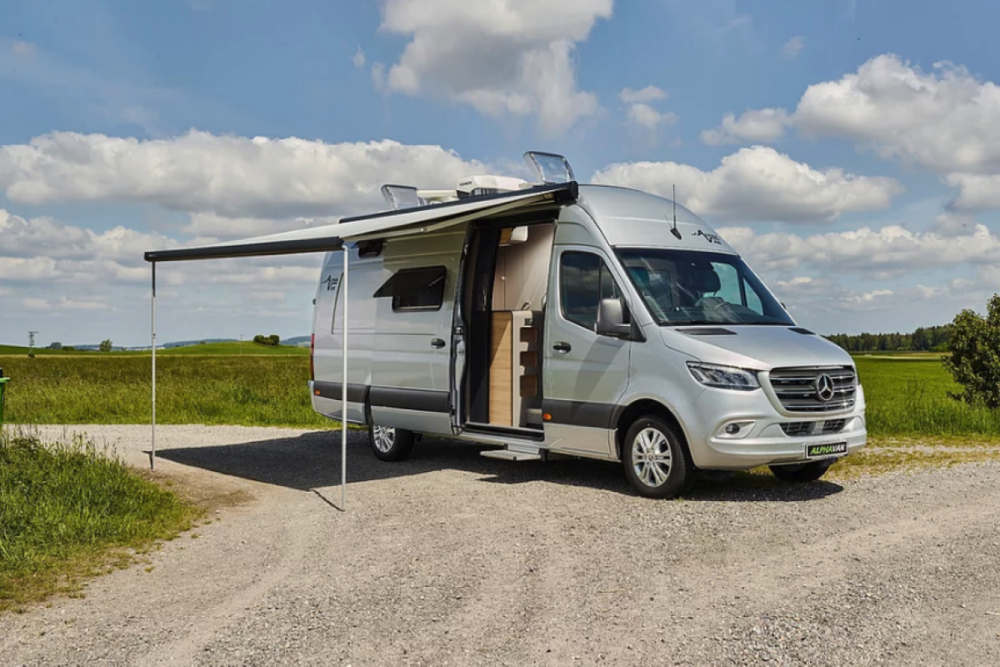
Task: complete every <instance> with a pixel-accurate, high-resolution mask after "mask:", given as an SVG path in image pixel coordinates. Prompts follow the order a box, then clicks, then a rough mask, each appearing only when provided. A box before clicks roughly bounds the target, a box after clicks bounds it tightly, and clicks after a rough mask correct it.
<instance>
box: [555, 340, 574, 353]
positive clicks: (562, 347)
mask: <svg viewBox="0 0 1000 667" xmlns="http://www.w3.org/2000/svg"><path fill="white" fill-rule="evenodd" d="M552 349H553V350H555V351H556V352H560V353H562V354H566V353H567V352H569V351H570V350H572V349H573V346H572V345H570V344H569V343H564V342H562V341H560V342H558V343H556V344H555V345H553V346H552Z"/></svg>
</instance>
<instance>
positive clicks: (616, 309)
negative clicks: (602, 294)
mask: <svg viewBox="0 0 1000 667" xmlns="http://www.w3.org/2000/svg"><path fill="white" fill-rule="evenodd" d="M596 331H597V333H599V334H601V335H602V336H614V337H616V338H628V337H629V336H630V335H631V333H632V326H631V325H629V324H626V322H625V306H624V305H623V304H622V302H621V299H601V302H600V304H599V305H598V306H597V327H596Z"/></svg>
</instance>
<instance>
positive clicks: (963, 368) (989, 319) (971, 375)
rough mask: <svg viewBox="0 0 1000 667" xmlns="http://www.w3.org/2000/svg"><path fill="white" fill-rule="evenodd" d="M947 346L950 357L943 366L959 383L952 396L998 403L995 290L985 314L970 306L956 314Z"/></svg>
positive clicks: (999, 311)
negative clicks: (978, 312)
mask: <svg viewBox="0 0 1000 667" xmlns="http://www.w3.org/2000/svg"><path fill="white" fill-rule="evenodd" d="M949 347H950V349H951V357H950V358H948V359H945V360H944V366H945V368H947V369H948V370H949V371H950V372H951V375H952V377H954V378H955V382H957V383H958V384H960V385H962V391H961V392H959V393H958V394H952V398H957V399H959V400H962V401H965V402H966V403H969V404H970V405H985V406H986V407H989V408H998V407H1000V295H997V294H994V295H993V296H992V297H991V298H990V300H989V302H988V303H987V304H986V317H982V316H980V315H978V314H977V313H975V312H973V311H971V310H963V311H962V312H961V313H959V314H958V315H956V316H955V322H954V331H953V334H952V337H951V342H950V343H949Z"/></svg>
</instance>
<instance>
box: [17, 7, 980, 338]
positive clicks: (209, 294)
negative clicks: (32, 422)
mask: <svg viewBox="0 0 1000 667" xmlns="http://www.w3.org/2000/svg"><path fill="white" fill-rule="evenodd" d="M998 15H1000V7H997V6H996V5H995V4H994V3H985V2H952V3H949V4H948V5H947V7H946V8H945V9H942V7H941V5H940V3H930V2H913V1H909V2H903V1H889V0H881V1H880V0H831V1H829V2H821V1H817V2H809V3H803V2H793V1H791V0H787V1H786V0H781V1H769V2H760V1H758V2H749V1H738V0H701V1H698V2H681V1H678V0H629V1H628V2H626V0H494V1H493V2H480V3H469V2H461V1H460V0H378V1H376V0H370V1H357V2H339V3H337V2H335V3H331V2H312V1H299V2H286V3H275V2H263V1H251V0H242V1H237V0H176V1H166V0H165V1H163V2H157V3H135V2H124V1H121V2H112V1H103V2H102V1H94V0H75V1H73V2H57V1H53V2H46V3H38V2H30V1H20V0H8V1H7V2H5V3H3V4H2V5H0V342H7V343H24V342H25V341H26V338H27V331H29V330H36V331H39V332H40V333H39V341H40V342H41V343H42V344H47V343H48V342H50V341H54V340H58V341H61V342H64V343H67V344H70V343H86V342H96V341H99V340H101V339H104V338H109V337H110V338H112V339H113V340H114V341H115V342H116V343H121V344H142V343H143V341H145V339H146V337H147V336H148V284H147V279H148V267H147V266H146V265H144V263H143V262H142V251H143V250H146V249H150V248H155V247H164V246H166V245H176V244H183V243H195V242H201V241H204V240H206V239H214V238H238V237H241V236H252V235H255V234H258V233H265V232H269V231H277V230H283V229H292V228H296V227H299V226H303V225H305V224H316V222H324V221H335V220H336V219H337V218H338V217H340V216H343V215H347V214H353V213H358V212H363V211H367V210H374V209H377V208H380V207H381V201H380V197H379V196H378V186H379V185H380V184H381V183H383V182H388V181H393V180H396V181H399V180H406V181H408V182H413V183H415V184H417V185H421V186H425V187H435V186H437V187H442V186H448V185H452V184H453V182H454V180H455V179H457V178H458V177H460V176H461V175H463V174H466V173H513V174H515V175H522V172H521V170H522V169H523V168H522V165H521V162H520V156H521V154H522V153H523V152H524V151H525V150H528V149H542V150H552V151H556V152H560V153H563V154H565V155H567V156H568V157H569V159H570V160H571V162H572V163H573V165H574V168H575V170H576V173H577V176H578V177H579V178H580V179H581V180H583V181H590V180H597V181H601V182H613V183H620V184H624V185H629V186H632V187H641V188H645V189H650V190H653V191H656V192H658V193H660V194H669V192H670V186H671V184H673V183H676V184H677V186H678V199H679V200H680V201H681V203H684V204H685V205H687V206H688V207H690V208H692V209H693V210H695V211H696V212H698V213H699V214H701V215H702V216H703V217H705V218H706V219H707V220H709V221H710V223H711V224H713V225H714V226H716V227H717V228H719V229H720V231H721V232H722V233H723V235H725V236H726V238H727V239H728V240H730V242H731V243H733V244H734V245H735V246H736V247H737V249H738V250H740V251H741V252H742V253H743V254H745V255H746V256H747V258H748V260H749V261H750V262H751V264H752V265H753V266H754V267H755V268H757V269H758V271H759V272H760V273H761V274H762V276H763V277H764V278H765V280H766V281H767V282H768V283H769V284H770V285H771V286H772V288H773V289H774V290H775V291H776V292H777V293H778V295H779V296H780V297H781V298H782V299H783V300H784V301H785V302H786V303H787V304H788V305H789V306H790V308H791V309H792V312H793V314H794V315H795V316H796V317H797V319H799V321H800V322H802V323H803V324H805V325H807V326H811V327H815V328H816V329H818V330H820V331H822V332H825V333H833V332H839V331H848V332H857V331H861V330H870V331H890V330H899V329H902V330H906V329H912V328H913V327H916V326H920V325H931V324H941V323H944V322H947V321H950V319H951V318H952V317H953V315H954V314H955V313H956V312H958V310H960V309H961V308H965V307H972V308H976V309H982V308H983V306H984V304H985V301H986V299H987V298H988V296H989V295H990V294H992V293H993V291H997V290H1000V269H998V268H997V267H998V261H1000V240H998V238H997V237H996V235H995V230H996V229H997V224H998V222H1000V218H998V216H997V210H998V209H1000V194H997V193H1000V91H998V89H997V87H996V86H995V85H994V84H993V83H992V82H994V81H997V80H1000V71H998V70H1000V59H997V58H996V57H995V54H996V49H995V46H993V42H994V40H993V34H992V33H993V28H992V26H994V25H995V24H996V23H997V19H998V18H1000V16H998ZM318 261H319V260H318V259H317V258H315V257H298V258H291V259H283V260H280V261H276V260H241V261H234V262H222V263H214V264H211V265H209V264H202V263H195V264H192V265H189V266H171V267H168V268H165V270H164V272H163V276H162V280H163V290H162V292H161V295H162V299H161V300H160V303H159V306H160V307H161V325H160V326H159V327H158V328H159V333H160V340H171V339H182V338H185V339H186V338H198V337H208V336H225V337H237V336H239V335H240V334H244V335H248V336H252V335H253V334H255V333H278V334H280V335H282V336H292V335H300V334H304V333H307V332H308V331H309V328H310V317H311V307H310V306H311V299H312V291H313V290H314V280H315V278H316V267H317V264H318Z"/></svg>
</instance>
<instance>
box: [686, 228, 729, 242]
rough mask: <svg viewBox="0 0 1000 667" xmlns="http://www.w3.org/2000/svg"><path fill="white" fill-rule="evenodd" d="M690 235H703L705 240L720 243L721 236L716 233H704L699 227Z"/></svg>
mask: <svg viewBox="0 0 1000 667" xmlns="http://www.w3.org/2000/svg"><path fill="white" fill-rule="evenodd" d="M691 236H704V237H705V240H707V241H708V242H709V243H715V244H717V245H722V238H720V237H719V235H718V234H706V233H705V232H704V231H702V230H701V229H699V230H698V231H696V232H695V233H694V234H692V235H691Z"/></svg>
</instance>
